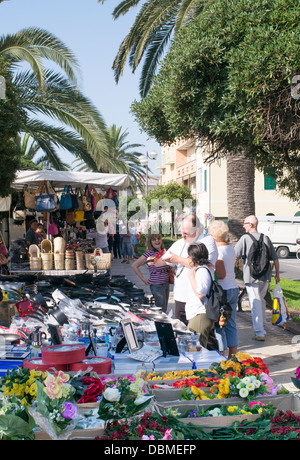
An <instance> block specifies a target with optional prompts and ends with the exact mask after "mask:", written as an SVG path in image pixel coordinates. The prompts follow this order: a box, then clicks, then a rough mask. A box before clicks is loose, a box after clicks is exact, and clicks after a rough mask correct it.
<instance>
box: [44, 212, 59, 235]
mask: <svg viewBox="0 0 300 460" xmlns="http://www.w3.org/2000/svg"><path fill="white" fill-rule="evenodd" d="M47 232H48V234H49V235H53V236H55V235H58V233H59V232H58V228H57V225H56V224H55V223H54V220H53V218H52V217H50V224H49V225H48V230H47Z"/></svg>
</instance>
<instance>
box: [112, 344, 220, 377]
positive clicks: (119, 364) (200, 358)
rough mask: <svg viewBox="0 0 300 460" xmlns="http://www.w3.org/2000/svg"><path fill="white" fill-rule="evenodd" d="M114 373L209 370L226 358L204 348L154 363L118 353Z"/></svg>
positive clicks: (160, 359) (156, 360) (167, 357)
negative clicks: (142, 369)
mask: <svg viewBox="0 0 300 460" xmlns="http://www.w3.org/2000/svg"><path fill="white" fill-rule="evenodd" d="M113 360H114V371H113V372H115V373H116V374H125V373H133V374H134V373H135V372H137V370H139V369H140V368H141V367H143V368H145V370H147V371H149V372H150V371H160V370H166V371H167V370H172V369H178V370H185V369H193V368H195V366H196V368H197V369H208V368H209V367H210V366H211V364H212V363H215V362H218V363H220V362H221V361H223V360H224V356H223V355H221V354H220V353H219V352H218V351H208V350H206V349H205V348H203V349H202V350H201V351H197V352H187V353H184V355H183V354H180V356H172V355H167V356H166V357H165V358H164V357H163V356H161V357H159V358H156V359H155V360H154V361H153V362H150V363H149V362H147V363H144V362H141V361H137V360H135V359H132V358H131V357H130V354H129V353H116V354H114V357H113Z"/></svg>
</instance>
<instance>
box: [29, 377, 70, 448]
mask: <svg viewBox="0 0 300 460" xmlns="http://www.w3.org/2000/svg"><path fill="white" fill-rule="evenodd" d="M69 378H70V377H69V375H68V374H65V373H64V372H62V371H59V372H55V374H54V375H52V374H49V375H48V377H47V378H46V379H45V381H44V382H43V383H41V382H37V396H36V401H35V402H34V403H33V405H32V406H31V407H30V408H29V412H30V414H31V415H32V416H33V418H34V420H35V422H36V424H37V425H38V426H39V427H40V428H41V429H42V430H43V431H45V432H46V433H47V434H48V435H49V436H50V438H52V439H56V440H62V439H67V438H68V437H69V436H70V435H71V432H72V430H73V429H74V428H75V426H76V423H77V421H78V417H77V408H76V406H75V404H73V402H72V399H73V396H74V393H75V389H74V388H73V387H72V385H70V384H69V383H68V381H69Z"/></svg>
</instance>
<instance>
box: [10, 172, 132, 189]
mask: <svg viewBox="0 0 300 460" xmlns="http://www.w3.org/2000/svg"><path fill="white" fill-rule="evenodd" d="M43 180H45V181H49V182H51V183H52V184H53V186H54V187H57V188H62V189H63V188H64V186H65V185H71V186H72V187H78V186H81V187H82V188H84V187H85V186H86V185H94V186H95V187H96V188H98V189H107V188H109V187H112V188H113V189H115V190H123V189H126V188H127V187H129V182H130V180H129V176H128V175H127V174H103V173H95V172H78V171H52V170H43V171H18V172H17V174H16V178H15V180H14V182H13V184H12V188H14V189H17V190H18V189H19V190H20V189H23V188H24V187H25V186H26V185H32V186H39V185H40V183H41V182H42V181H43Z"/></svg>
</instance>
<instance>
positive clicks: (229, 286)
mask: <svg viewBox="0 0 300 460" xmlns="http://www.w3.org/2000/svg"><path fill="white" fill-rule="evenodd" d="M228 231H229V229H228V226H227V225H226V224H225V222H223V221H222V220H215V221H214V222H212V223H211V224H210V226H209V228H208V233H209V234H210V235H211V236H212V237H213V238H214V240H215V242H216V245H217V247H218V260H217V262H216V264H215V272H216V275H217V278H218V283H219V284H220V286H221V287H222V288H223V289H224V291H225V294H226V298H227V300H228V303H229V304H230V306H231V308H232V313H231V318H230V319H229V320H228V321H227V324H226V326H225V327H224V328H219V327H217V328H216V331H217V334H220V336H221V338H222V342H223V349H224V350H220V351H225V350H226V349H227V347H228V358H230V357H231V356H232V355H234V354H236V353H237V349H238V332H237V327H236V310H237V301H238V297H239V288H238V285H237V282H236V279H235V270H234V267H235V261H236V256H235V251H234V247H233V246H232V245H231V244H229V243H228V242H227V241H226V238H227V235H228Z"/></svg>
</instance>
